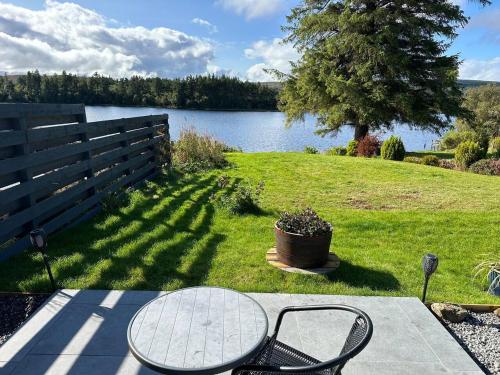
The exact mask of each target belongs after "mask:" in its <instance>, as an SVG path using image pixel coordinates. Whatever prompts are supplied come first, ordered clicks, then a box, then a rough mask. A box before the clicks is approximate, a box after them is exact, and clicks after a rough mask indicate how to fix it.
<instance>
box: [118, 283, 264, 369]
mask: <svg viewBox="0 0 500 375" xmlns="http://www.w3.org/2000/svg"><path fill="white" fill-rule="evenodd" d="M200 288H205V289H209V288H211V289H224V290H229V291H231V292H235V293H238V294H242V295H244V296H245V297H247V298H249V299H250V300H251V301H252V302H254V303H255V304H256V305H257V306H258V307H259V308H260V309H261V310H262V312H263V313H264V317H265V318H266V319H265V323H266V324H265V329H264V334H263V336H262V337H261V340H260V342H259V343H258V344H257V345H256V346H255V347H254V348H253V349H251V350H249V351H247V352H245V353H244V354H242V356H241V357H238V358H236V359H234V360H233V361H231V362H227V363H224V364H221V365H216V366H209V367H199V368H194V367H191V368H184V367H171V366H166V365H163V364H161V363H158V362H155V361H152V360H150V359H147V358H146V357H144V356H143V355H142V354H140V353H139V351H138V350H137V349H136V348H135V346H134V344H133V342H132V339H131V337H130V336H131V329H132V323H133V322H134V320H135V318H136V317H137V315H139V313H140V312H141V311H142V310H143V309H144V308H145V307H146V306H148V305H149V304H151V303H153V302H154V301H156V300H157V299H160V298H163V297H166V296H167V295H169V294H171V293H175V292H180V291H184V290H188V289H200ZM268 330H269V318H268V316H267V313H266V311H265V310H264V308H263V307H262V305H261V304H260V303H259V302H257V301H256V300H255V299H254V298H252V297H251V296H249V295H248V294H246V293H243V292H239V291H237V290H234V289H230V288H224V287H219V286H194V287H189V288H181V289H177V290H173V291H170V292H167V293H166V294H163V295H160V296H158V297H155V298H153V299H152V300H150V301H148V302H147V303H145V304H144V305H142V306H141V307H140V308H139V310H137V311H136V313H135V314H134V315H133V316H132V318H131V319H130V322H129V324H128V327H127V344H128V347H129V350H130V352H131V353H132V355H133V356H134V357H135V359H137V360H138V361H139V362H140V363H141V364H143V365H144V366H146V367H148V368H150V369H152V370H155V371H158V372H160V373H164V374H172V375H175V374H179V375H186V374H189V375H214V374H219V373H221V372H224V371H227V370H231V369H234V368H235V367H237V366H239V365H242V364H244V363H246V362H247V361H248V360H250V359H252V358H253V357H254V356H255V355H256V354H257V353H258V352H259V351H260V350H261V349H262V348H263V347H264V345H265V343H266V341H267V338H268V336H267V332H268Z"/></svg>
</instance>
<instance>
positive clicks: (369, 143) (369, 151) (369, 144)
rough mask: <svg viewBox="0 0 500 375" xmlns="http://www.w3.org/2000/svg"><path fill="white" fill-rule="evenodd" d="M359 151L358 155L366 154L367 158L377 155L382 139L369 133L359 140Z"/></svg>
mask: <svg viewBox="0 0 500 375" xmlns="http://www.w3.org/2000/svg"><path fill="white" fill-rule="evenodd" d="M357 151H358V156H364V157H366V158H371V157H372V156H377V155H379V154H380V141H379V139H378V138H377V137H375V136H373V135H367V136H365V137H364V138H363V139H362V140H361V141H359V143H358V148H357Z"/></svg>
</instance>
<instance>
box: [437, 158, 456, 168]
mask: <svg viewBox="0 0 500 375" xmlns="http://www.w3.org/2000/svg"><path fill="white" fill-rule="evenodd" d="M439 166H440V167H441V168H446V169H457V163H456V162H455V160H453V159H439Z"/></svg>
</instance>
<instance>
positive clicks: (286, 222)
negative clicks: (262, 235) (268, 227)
mask: <svg viewBox="0 0 500 375" xmlns="http://www.w3.org/2000/svg"><path fill="white" fill-rule="evenodd" d="M276 226H277V227H278V228H279V229H281V230H282V231H285V232H289V233H296V234H302V235H304V236H310V237H312V236H318V235H321V234H325V233H329V232H331V231H332V225H331V224H330V223H329V222H327V221H325V220H323V219H321V218H320V217H319V216H318V214H317V213H316V212H314V210H313V209H312V208H306V209H305V210H303V211H298V212H282V213H281V214H280V217H279V219H278V221H277V222H276Z"/></svg>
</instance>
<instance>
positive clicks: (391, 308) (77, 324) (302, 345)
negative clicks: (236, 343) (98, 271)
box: [0, 290, 483, 375]
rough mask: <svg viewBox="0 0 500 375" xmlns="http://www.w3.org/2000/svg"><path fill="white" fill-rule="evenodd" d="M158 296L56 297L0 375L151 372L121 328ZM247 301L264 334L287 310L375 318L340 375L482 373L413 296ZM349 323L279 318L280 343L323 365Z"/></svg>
mask: <svg viewBox="0 0 500 375" xmlns="http://www.w3.org/2000/svg"><path fill="white" fill-rule="evenodd" d="M159 294H161V293H160V292H149V291H125V292H123V291H114V290H113V291H100V290H61V291H58V292H57V293H55V294H54V295H53V296H52V297H51V298H49V300H48V301H47V302H46V303H45V304H44V305H43V306H42V307H41V308H40V309H39V310H38V312H37V313H36V314H35V315H34V316H32V317H31V319H29V320H28V321H27V322H26V324H24V325H23V326H22V327H21V328H20V329H19V330H18V331H17V333H16V334H15V335H14V336H12V337H11V338H10V339H9V340H8V341H7V342H6V343H5V344H4V345H3V346H1V347H0V375H6V374H20V375H28V374H34V375H35V374H36V375H38V374H58V375H61V374H153V372H152V371H150V370H148V369H146V368H144V367H142V366H141V365H140V364H139V362H137V361H136V360H135V358H134V357H132V355H131V354H130V353H129V351H128V348H127V338H126V329H127V325H128V322H129V320H130V319H131V317H132V316H133V314H134V313H135V312H136V311H137V310H138V309H139V308H140V307H141V306H142V305H143V304H144V303H146V302H147V301H149V300H151V299H152V298H154V297H156V296H158V295H159ZM249 295H250V296H252V297H253V298H254V299H255V300H257V301H258V302H259V303H260V304H261V305H262V306H263V307H264V309H265V310H266V312H267V314H268V317H269V323H270V329H272V328H273V326H274V320H275V318H276V316H277V313H278V311H279V310H280V309H281V308H282V307H284V306H289V305H301V304H321V303H344V304H348V305H353V306H356V307H358V308H360V309H362V310H364V311H366V312H367V313H368V314H369V315H370V317H371V318H372V320H373V324H374V334H373V338H372V340H371V342H370V343H369V344H368V346H367V348H366V349H365V350H364V351H363V352H362V353H361V354H360V355H358V356H357V357H356V358H354V360H352V361H350V362H349V363H348V364H347V366H346V367H345V369H344V371H343V374H345V375H349V374H426V375H431V374H470V375H472V374H482V373H483V372H482V371H481V370H480V369H479V367H478V366H477V365H476V364H475V363H474V361H473V360H472V359H471V358H470V357H469V356H468V354H467V353H466V352H465V351H464V350H463V349H462V348H461V347H460V346H459V345H458V343H457V342H456V341H455V340H454V339H453V338H452V337H451V336H450V335H449V334H448V332H447V331H446V330H445V328H443V327H442V326H441V324H440V323H439V322H438V321H437V320H436V319H435V318H434V317H433V316H432V314H431V313H430V312H429V311H428V310H427V309H426V308H425V306H423V305H422V304H421V303H420V301H419V300H418V299H416V298H406V297H401V298H399V297H351V296H329V295H298V294H294V295H290V294H267V293H249ZM351 319H352V318H351ZM351 323H352V322H351V321H347V316H344V315H343V314H342V313H331V312H330V313H325V312H322V313H319V312H318V313H307V315H304V313H297V314H296V315H295V316H290V317H289V318H286V319H285V321H284V325H283V327H282V332H283V335H282V336H280V337H281V340H282V341H284V342H286V343H289V344H291V345H293V346H295V347H297V348H298V349H301V350H302V351H304V352H306V353H308V354H311V355H313V356H316V357H317V358H319V359H328V358H332V357H335V356H336V354H337V353H338V352H339V351H340V348H341V346H342V344H343V340H344V339H345V337H346V336H347V332H348V329H349V328H350V324H351ZM280 335H281V333H280Z"/></svg>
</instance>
